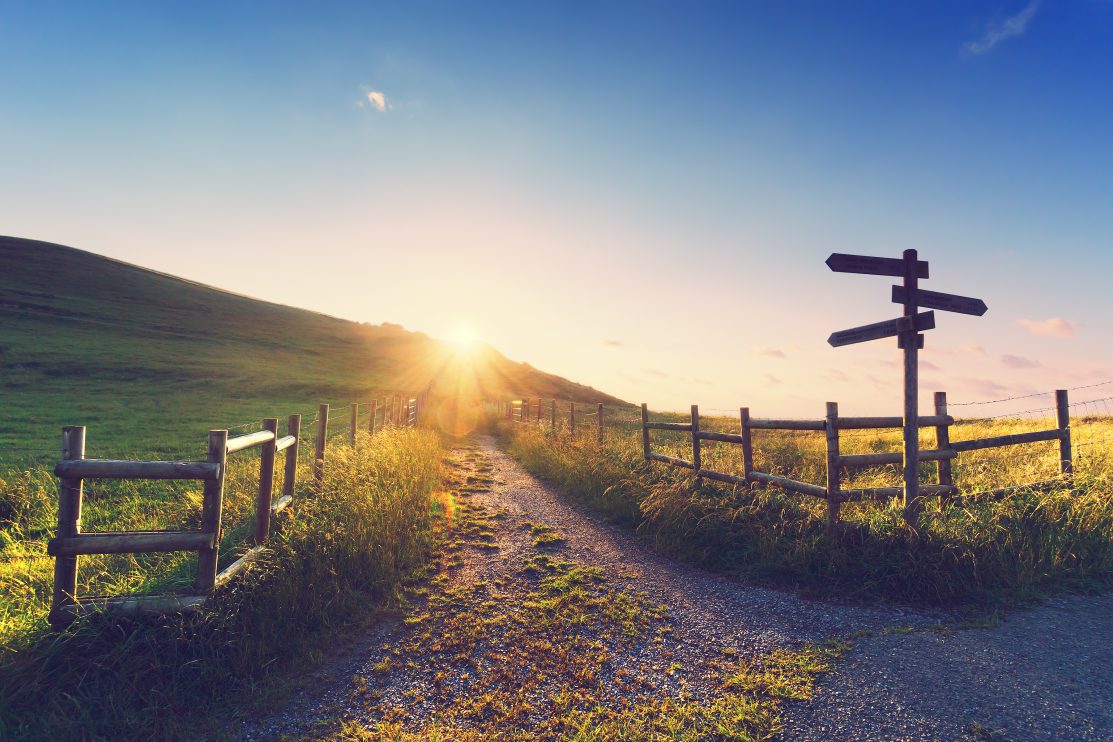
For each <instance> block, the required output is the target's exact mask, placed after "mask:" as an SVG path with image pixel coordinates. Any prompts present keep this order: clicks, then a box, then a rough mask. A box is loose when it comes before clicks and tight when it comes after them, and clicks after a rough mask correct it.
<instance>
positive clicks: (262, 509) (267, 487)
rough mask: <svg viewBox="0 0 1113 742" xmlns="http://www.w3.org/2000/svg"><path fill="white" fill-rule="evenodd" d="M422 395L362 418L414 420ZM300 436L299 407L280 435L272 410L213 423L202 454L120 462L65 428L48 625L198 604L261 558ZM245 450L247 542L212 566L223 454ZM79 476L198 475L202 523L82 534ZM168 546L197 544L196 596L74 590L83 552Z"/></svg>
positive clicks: (289, 495) (323, 435) (289, 494)
mask: <svg viewBox="0 0 1113 742" xmlns="http://www.w3.org/2000/svg"><path fill="white" fill-rule="evenodd" d="M425 398H426V395H425V394H424V393H422V394H418V395H417V396H414V397H410V396H408V395H406V396H397V395H395V396H393V397H388V398H387V399H386V400H385V402H384V404H383V405H382V406H381V407H380V406H379V404H378V400H372V401H371V402H370V404H369V407H370V413H371V419H370V421H369V422H368V433H370V434H374V433H375V430H376V422H377V421H376V410H381V411H382V413H383V415H382V421H381V423H379V429H380V430H382V429H383V428H386V427H416V426H417V424H418V419H419V412H420V410H421V409H422V407H423V405H424V400H425ZM360 406H361V404H360V403H358V402H353V403H352V405H351V410H350V417H349V429H348V441H349V442H350V444H351V445H353V446H354V445H356V443H357V437H356V431H357V427H358V421H359V414H360V413H359V410H360ZM328 420H329V406H328V405H327V404H322V405H321V406H320V409H319V412H318V416H317V431H316V437H315V440H314V448H313V467H312V473H313V478H314V486H316V484H317V483H319V482H320V481H321V479H322V478H323V476H324V465H325V452H326V443H327V442H328V440H329V435H328ZM300 439H301V415H296V414H295V415H290V416H289V418H288V419H287V421H286V435H284V436H282V437H279V435H278V418H266V419H264V420H263V422H262V429H261V430H258V431H255V432H250V433H245V434H243V435H238V436H236V437H234V438H229V437H228V431H227V430H210V431H209V437H208V452H207V455H206V457H205V460H204V461H117V460H110V459H86V458H85V427H84V426H79V425H69V426H66V427H64V428H62V456H61V461H59V463H58V465H57V466H56V467H55V469H54V474H55V475H56V476H57V477H58V479H59V487H58V531H57V536H56V537H55V538H53V539H51V540H50V541H49V542H48V544H47V553H48V554H49V555H51V556H53V557H54V559H55V562H54V592H53V600H52V603H51V609H50V624H51V626H52V627H53V628H55V629H61V628H63V627H65V626H66V625H68V624H69V623H71V622H72V621H73V620H74V619H75V618H77V617H78V616H80V615H82V614H84V613H89V612H95V611H104V610H112V611H116V612H123V613H130V614H166V613H178V612H189V611H195V610H197V609H199V608H200V607H201V606H202V605H203V604H204V603H205V601H206V600H208V598H209V596H210V595H211V594H212V593H213V592H214V591H215V590H218V589H220V588H221V587H223V586H224V585H226V584H228V582H229V581H230V580H232V579H233V578H235V577H236V576H237V575H239V574H241V573H242V572H243V571H244V569H245V568H246V567H247V565H248V564H249V563H251V561H252V560H254V559H255V558H256V557H258V555H259V554H260V553H261V552H262V550H263V548H264V547H263V544H264V543H265V542H266V541H267V539H268V538H269V536H270V534H271V531H272V523H273V522H274V519H275V518H276V517H277V516H278V515H279V514H280V513H283V512H286V511H287V509H288V508H289V506H290V504H291V503H292V502H293V500H294V488H295V485H296V478H297V467H298V448H299V441H300ZM250 448H259V450H260V451H259V452H260V455H259V484H258V489H257V491H256V502H255V527H254V529H253V532H252V544H253V545H252V546H251V548H250V549H248V550H247V552H246V553H245V554H244V555H243V556H241V557H240V558H239V559H237V560H236V561H234V562H233V563H232V564H230V565H228V566H227V567H225V568H224V569H223V570H220V571H218V569H217V566H218V562H219V559H220V541H221V537H222V534H223V524H222V523H221V518H222V515H223V511H224V485H225V478H226V472H227V462H228V456H229V455H231V454H234V453H238V452H240V451H246V450H248V449H250ZM283 452H284V453H285V458H284V461H283V472H284V476H283V481H282V495H281V497H279V498H278V499H277V500H273V492H274V473H275V462H276V459H277V456H278V454H279V453H283ZM86 479H146V480H166V479H174V480H200V481H202V482H203V485H202V487H203V490H202V500H201V524H200V528H199V529H198V530H170V531H112V532H98V533H85V532H82V530H81V506H82V491H83V482H84V480H86ZM173 551H195V552H197V555H198V558H197V576H196V580H195V593H194V594H189V595H140V596H124V597H120V596H116V597H113V596H93V597H84V598H79V597H78V594H77V592H78V591H77V570H78V557H79V556H81V555H86V554H142V553H150V552H173Z"/></svg>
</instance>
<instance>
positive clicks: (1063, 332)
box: [1016, 317, 1078, 338]
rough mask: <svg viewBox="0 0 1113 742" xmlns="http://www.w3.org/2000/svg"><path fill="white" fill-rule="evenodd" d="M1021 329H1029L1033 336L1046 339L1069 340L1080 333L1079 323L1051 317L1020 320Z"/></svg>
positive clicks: (1018, 321)
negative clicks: (1040, 336) (1041, 336)
mask: <svg viewBox="0 0 1113 742" xmlns="http://www.w3.org/2000/svg"><path fill="white" fill-rule="evenodd" d="M1016 323H1017V324H1018V325H1020V326H1021V327H1024V328H1027V330H1028V332H1030V333H1032V334H1033V335H1043V336H1045V337H1058V338H1069V337H1071V336H1072V335H1074V333H1076V332H1078V323H1077V322H1072V321H1071V320H1069V319H1063V318H1062V317H1049V318H1048V319H1045V320H1034V319H1018V320H1017V321H1016Z"/></svg>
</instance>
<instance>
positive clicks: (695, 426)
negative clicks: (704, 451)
mask: <svg viewBox="0 0 1113 742" xmlns="http://www.w3.org/2000/svg"><path fill="white" fill-rule="evenodd" d="M701 466H702V464H701V457H700V444H699V405H692V469H694V470H695V471H696V472H697V473H696V480H697V481H696V484H697V485H698V484H699V470H700V468H701Z"/></svg>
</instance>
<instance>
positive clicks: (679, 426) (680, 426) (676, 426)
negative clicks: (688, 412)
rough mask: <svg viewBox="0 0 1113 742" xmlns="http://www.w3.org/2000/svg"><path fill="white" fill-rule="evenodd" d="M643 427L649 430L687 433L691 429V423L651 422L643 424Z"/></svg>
mask: <svg viewBox="0 0 1113 742" xmlns="http://www.w3.org/2000/svg"><path fill="white" fill-rule="evenodd" d="M645 426H646V428H648V429H649V430H682V431H684V432H685V433H687V432H688V431H689V430H691V429H692V424H691V423H652V422H647V423H646V424H645Z"/></svg>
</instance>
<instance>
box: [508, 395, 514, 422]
mask: <svg viewBox="0 0 1113 742" xmlns="http://www.w3.org/2000/svg"><path fill="white" fill-rule="evenodd" d="M506 419H507V420H509V421H510V422H514V401H513V400H511V401H509V402H507V403H506Z"/></svg>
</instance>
